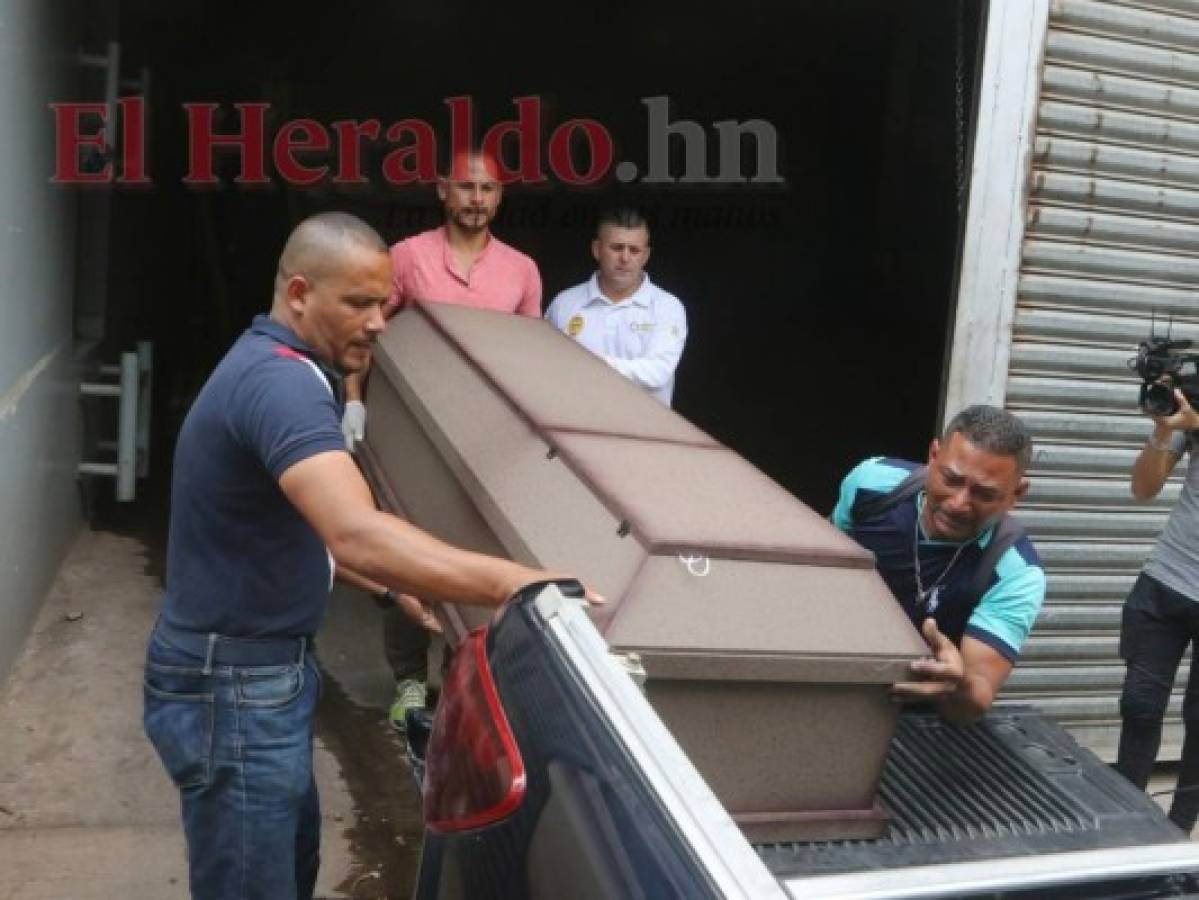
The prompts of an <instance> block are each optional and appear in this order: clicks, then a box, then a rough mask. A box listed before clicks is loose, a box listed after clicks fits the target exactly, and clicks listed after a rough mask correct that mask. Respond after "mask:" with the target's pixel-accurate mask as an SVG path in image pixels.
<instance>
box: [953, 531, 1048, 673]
mask: <svg viewBox="0 0 1199 900" xmlns="http://www.w3.org/2000/svg"><path fill="white" fill-rule="evenodd" d="M995 573H996V574H997V575H998V576H999V580H998V581H997V582H996V583H995V584H993V585H992V586H991V589H990V590H988V591H987V592H986V593H985V594H983V597H982V600H980V601H979V603H978V606H977V607H976V608H975V610H974V613H973V615H971V616H970V621H969V623H967V631H970V630H978V631H984V632H986V633H988V634H991V635H994V636H995V637H996V638H997V639H998V640H1000V641H1002V642H1003V643H1004V644H1006V645H1007V646H1009V647H1011V648H1012V649H1013V650H1015V651H1016V652H1017V653H1019V652H1020V650H1021V648H1022V647H1023V646H1024V642H1025V640H1026V639H1027V638H1028V633H1029V632H1030V631H1032V626H1033V623H1035V622H1036V621H1037V615H1038V614H1039V613H1040V611H1041V604H1042V603H1043V602H1044V601H1045V573H1044V571H1042V569H1041V568H1040V566H1031V565H1029V564H1028V563H1027V562H1025V560H1024V557H1022V556H1021V555H1020V553H1019V552H1018V551H1017V550H1016V549H1015V548H1014V547H1012V548H1009V549H1008V551H1007V552H1006V553H1004V554H1003V556H1002V557H1001V558H1000V560H999V564H998V565H997V566H996V567H995Z"/></svg>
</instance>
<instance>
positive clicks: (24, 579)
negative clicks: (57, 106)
mask: <svg viewBox="0 0 1199 900" xmlns="http://www.w3.org/2000/svg"><path fill="white" fill-rule="evenodd" d="M56 5H57V4H54V3H51V2H46V0H0V680H2V679H3V678H4V677H5V676H6V675H7V673H8V671H9V669H10V667H11V666H12V663H13V662H14V660H15V658H16V655H17V653H18V652H19V650H20V648H21V645H22V643H23V641H24V640H25V637H26V635H27V634H28V632H29V628H30V625H31V624H32V622H33V618H34V616H35V614H36V612H37V609H38V606H39V604H40V603H41V600H42V598H43V596H44V595H45V593H46V590H47V589H48V588H49V586H50V583H51V581H52V579H53V577H54V574H55V570H56V568H57V566H58V564H59V562H60V560H61V558H62V556H63V553H64V552H65V550H66V548H67V546H68V545H69V543H70V541H71V539H72V538H73V537H74V535H75V534H76V532H77V531H78V529H79V527H80V524H81V516H80V503H79V499H78V489H77V487H76V484H75V466H76V463H77V461H78V452H79V433H78V432H79V401H78V399H77V383H78V379H77V374H76V365H75V361H74V360H75V353H76V348H75V347H74V345H73V340H72V323H71V318H72V302H73V289H74V279H75V253H74V238H75V215H74V212H75V199H74V196H73V194H72V193H71V191H70V189H66V188H56V187H54V186H52V185H51V184H50V183H49V178H50V175H51V174H52V173H53V167H54V142H53V129H52V123H53V118H52V116H51V112H50V110H49V108H48V107H47V105H46V104H47V103H49V102H51V101H54V100H68V101H69V100H75V99H87V98H77V97H74V96H72V95H71V93H72V91H71V87H70V85H71V84H72V82H73V80H74V72H73V70H72V62H71V58H70V55H71V54H72V53H73V51H74V49H75V47H74V42H73V40H72V39H71V38H70V37H69V35H68V34H67V32H66V28H65V27H63V26H60V25H59V24H58V23H57V21H56V19H55V16H54V12H53V9H54V7H55V6H56ZM63 21H64V22H66V21H67V20H65V19H64V20H63Z"/></svg>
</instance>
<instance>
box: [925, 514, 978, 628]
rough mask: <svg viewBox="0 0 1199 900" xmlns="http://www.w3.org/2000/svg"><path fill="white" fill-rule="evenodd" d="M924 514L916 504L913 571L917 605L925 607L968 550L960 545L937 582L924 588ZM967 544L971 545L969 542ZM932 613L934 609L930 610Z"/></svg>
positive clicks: (963, 545) (964, 545)
mask: <svg viewBox="0 0 1199 900" xmlns="http://www.w3.org/2000/svg"><path fill="white" fill-rule="evenodd" d="M923 513H924V505H923V504H922V503H920V502H919V498H918V499H917V502H916V525H915V527H914V528H913V529H912V571H913V572H914V573H915V575H916V605H917V606H924V605H925V604H926V603H928V601H929V598H930V597H935V596H936V593H937V588H938V587H939V586H940V584H941V582H942V581H944V580H945V576H946V575H948V574H949V570H950V569H952V568H953V564H954V563H956V562H957V561H958V557H959V556H961V555H962V551H963V550H965V549H966V544H959V545H958V549H957V550H955V551H954V554H953V558H952V559H950V560H949V565H947V566H946V567H945V568H944V569H942V570H941V574H940V575H938V576H937V580H936V581H934V582H933V583H932V584H930V585H929V586H928V588H927V589H926V588H925V587H924V579H923V578H922V577H921V574H920V516H921V515H923ZM966 543H969V541H967V542H966ZM929 612H932V609H930V610H929Z"/></svg>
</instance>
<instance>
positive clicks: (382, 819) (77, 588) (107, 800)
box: [0, 522, 421, 900]
mask: <svg viewBox="0 0 1199 900" xmlns="http://www.w3.org/2000/svg"><path fill="white" fill-rule="evenodd" d="M161 534H162V533H161V531H160V530H159V529H157V528H154V527H151V526H147V525H143V524H139V523H137V522H134V523H132V524H126V523H117V526H116V527H114V528H110V529H105V530H85V531H84V532H83V533H82V534H81V535H80V536H79V538H78V539H77V541H76V543H75V545H74V546H73V548H72V550H71V552H70V554H69V555H68V558H67V559H66V560H65V561H64V564H63V566H62V567H61V570H60V573H59V577H58V579H57V581H56V582H55V584H54V586H53V588H52V589H51V591H50V593H49V595H48V596H47V598H46V600H45V602H44V604H43V608H42V610H41V613H40V615H39V618H38V620H37V623H36V624H35V626H34V630H33V633H32V634H31V635H30V637H29V639H28V641H27V642H26V646H25V648H24V651H23V653H22V655H21V658H20V659H19V660H18V662H17V665H16V667H15V668H14V670H13V672H12V674H11V675H10V677H9V678H8V679H7V681H5V682H4V684H3V685H0V900H175V898H180V900H182V898H186V897H187V896H188V892H187V867H186V860H185V856H184V844H183V837H182V831H181V828H180V825H179V813H178V795H177V793H176V791H175V789H174V787H173V786H172V785H171V783H170V781H169V780H168V779H167V777H166V775H165V773H164V772H163V770H162V767H161V765H160V764H159V762H158V760H157V757H156V756H155V755H154V752H153V750H152V748H151V747H150V746H149V743H148V742H147V741H146V739H145V737H144V736H143V734H142V730H141V662H142V656H143V653H144V648H145V640H146V635H147V634H148V633H149V630H150V627H151V625H152V623H153V619H154V616H155V614H156V610H157V604H158V597H159V593H160V590H161V571H162V540H161ZM380 627H381V626H380V622H379V613H378V611H377V610H376V608H375V606H374V604H373V603H371V602H370V600H369V599H367V598H365V597H363V596H361V595H358V594H355V593H354V592H350V591H342V590H338V591H336V592H335V596H334V597H333V599H332V601H331V603H330V614H329V618H328V621H327V623H326V627H325V628H324V629H322V632H321V633H320V634H319V635H318V638H317V654H318V658H319V659H320V660H321V663H322V666H323V668H324V670H325V673H326V675H327V678H326V683H325V694H324V696H323V697H322V701H321V706H320V710H319V714H318V720H317V747H316V753H315V769H316V774H317V783H318V785H319V787H320V791H321V801H322V815H323V823H322V865H321V875H320V879H319V882H318V885H317V896H318V897H321V898H327V900H333V898H351V900H367V898H370V900H378V898H388V900H401V898H407V897H410V896H411V892H412V886H413V883H414V880H415V874H416V866H417V861H418V857H419V850H420V835H421V829H420V821H419V800H418V793H417V790H416V787H415V785H414V783H413V779H412V776H411V773H410V770H409V768H408V766H407V764H406V762H405V761H404V759H403V752H402V746H401V743H400V741H399V740H398V739H397V737H396V736H395V734H394V733H393V732H392V731H391V729H390V727H389V726H388V725H387V722H386V711H385V710H386V704H387V702H388V701H389V699H390V692H391V685H390V677H389V672H388V671H387V668H386V664H385V661H384V659H383V653H382V647H381V637H380Z"/></svg>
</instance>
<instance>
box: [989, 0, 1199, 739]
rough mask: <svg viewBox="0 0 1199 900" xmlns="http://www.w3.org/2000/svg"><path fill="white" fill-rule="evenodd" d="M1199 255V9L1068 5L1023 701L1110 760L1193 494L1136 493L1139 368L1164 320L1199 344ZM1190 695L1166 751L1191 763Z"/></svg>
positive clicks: (1049, 60)
mask: <svg viewBox="0 0 1199 900" xmlns="http://www.w3.org/2000/svg"><path fill="white" fill-rule="evenodd" d="M1196 250H1199V0H1154V2H1152V3H1149V2H1146V3H1143V4H1138V3H1131V2H1124V3H1117V2H1095V0H1055V2H1053V3H1052V5H1051V10H1050V27H1049V33H1048V43H1047V46H1046V55H1045V65H1044V72H1043V82H1042V87H1041V97H1040V107H1039V110H1038V120H1037V133H1036V147H1035V154H1034V158H1033V169H1032V179H1031V184H1030V196H1029V202H1028V218H1027V230H1026V234H1025V241H1024V251H1023V263H1022V267H1021V274H1020V284H1019V294H1018V301H1017V309H1016V317H1015V322H1014V326H1013V334H1012V349H1011V363H1010V371H1009V378H1008V384H1007V395H1006V403H1007V405H1008V407H1009V408H1011V409H1012V410H1013V411H1016V412H1017V413H1019V414H1020V415H1021V416H1022V417H1023V418H1024V419H1025V420H1026V421H1027V422H1028V423H1029V424H1030V425H1031V427H1032V429H1033V431H1034V433H1035V435H1036V438H1037V443H1038V447H1039V452H1038V454H1037V457H1036V462H1035V464H1034V466H1035V468H1034V471H1033V481H1032V484H1033V486H1032V488H1031V491H1030V494H1029V497H1028V501H1027V503H1025V504H1023V506H1022V509H1021V513H1020V515H1021V518H1022V519H1024V520H1025V521H1026V522H1027V523H1028V525H1029V527H1030V529H1031V531H1032V533H1033V535H1034V538H1035V539H1036V543H1037V546H1038V547H1039V549H1040V550H1041V554H1042V556H1043V557H1044V560H1045V563H1046V568H1047V571H1048V574H1049V595H1048V598H1047V601H1046V605H1045V609H1044V612H1043V613H1042V616H1041V619H1040V621H1039V622H1038V623H1037V627H1036V629H1035V630H1034V632H1033V637H1032V638H1031V639H1030V641H1029V644H1028V647H1027V650H1026V653H1025V655H1024V658H1023V660H1022V662H1021V664H1020V666H1019V667H1018V668H1017V670H1016V672H1015V673H1014V674H1013V677H1012V680H1011V682H1010V687H1009V689H1008V690H1007V691H1006V692H1005V698H1006V699H1012V700H1015V699H1021V698H1023V699H1025V700H1031V701H1033V702H1035V703H1036V704H1037V705H1038V706H1040V707H1041V708H1042V709H1044V710H1046V711H1047V712H1048V713H1050V714H1051V715H1054V716H1055V717H1057V718H1058V719H1059V720H1060V721H1062V722H1064V723H1066V724H1067V725H1068V726H1069V727H1070V728H1071V730H1072V731H1073V732H1074V733H1075V734H1076V735H1077V736H1078V737H1079V738H1080V739H1082V741H1083V742H1084V743H1086V744H1087V745H1088V746H1091V747H1092V748H1094V749H1096V750H1097V751H1099V752H1100V753H1101V754H1103V755H1104V756H1107V757H1108V758H1111V757H1112V756H1114V749H1115V744H1116V739H1117V736H1118V732H1119V708H1118V698H1119V692H1120V684H1121V681H1122V680H1123V665H1122V664H1121V662H1120V659H1119V655H1118V650H1117V645H1118V636H1119V627H1120V607H1121V604H1122V601H1123V598H1124V596H1125V595H1126V593H1127V591H1128V588H1129V587H1130V585H1131V584H1132V581H1133V579H1134V577H1135V575H1136V573H1137V571H1138V570H1139V568H1140V565H1141V563H1142V561H1143V560H1144V557H1145V555H1146V554H1147V553H1148V551H1149V549H1150V547H1151V546H1152V544H1153V541H1154V538H1155V537H1156V535H1157V533H1158V532H1159V531H1160V529H1161V527H1162V525H1163V524H1164V522H1165V516H1166V513H1167V511H1168V509H1169V508H1170V505H1171V503H1172V501H1173V500H1174V499H1175V498H1176V497H1177V496H1178V490H1179V485H1178V483H1177V480H1174V481H1172V482H1171V483H1170V484H1168V485H1167V487H1166V489H1165V490H1164V491H1163V492H1162V495H1161V496H1160V497H1159V498H1158V499H1157V500H1156V501H1155V502H1153V503H1151V504H1138V503H1135V502H1134V501H1133V499H1132V497H1131V496H1130V494H1129V488H1128V474H1129V470H1130V468H1131V465H1132V462H1133V460H1134V458H1135V457H1136V454H1137V453H1138V451H1139V448H1140V447H1141V446H1142V444H1143V441H1144V439H1145V436H1146V435H1147V434H1148V432H1149V428H1150V426H1149V423H1148V421H1147V420H1146V419H1145V418H1144V417H1143V416H1141V415H1140V414H1139V413H1138V412H1137V410H1136V402H1137V379H1136V377H1135V375H1134V374H1133V373H1132V372H1130V371H1129V369H1128V367H1127V362H1128V359H1129V358H1130V357H1131V356H1132V355H1133V353H1134V349H1135V346H1136V344H1137V342H1138V341H1140V340H1142V339H1143V338H1144V337H1145V336H1146V335H1147V334H1148V333H1149V326H1150V316H1151V314H1153V313H1156V315H1157V317H1158V319H1159V328H1160V327H1161V325H1162V324H1164V322H1163V321H1162V320H1164V319H1165V318H1166V317H1168V316H1173V320H1174V324H1173V333H1174V335H1175V336H1177V337H1187V338H1195V339H1199V295H1197V294H1196V290H1195V286H1196V285H1197V284H1199V255H1196ZM1180 468H1181V467H1180ZM1196 537H1197V539H1199V535H1197V536H1196ZM1187 671H1188V666H1187V664H1186V663H1185V662H1184V665H1183V667H1182V672H1181V673H1180V676H1179V685H1178V686H1179V687H1181V684H1182V683H1184V682H1185V678H1186V674H1187ZM1178 701H1179V695H1178V694H1177V693H1176V696H1175V697H1174V698H1173V704H1172V709H1171V714H1170V715H1171V718H1170V720H1169V724H1168V726H1167V734H1166V736H1165V740H1164V742H1163V755H1175V756H1176V755H1177V750H1178V744H1179V739H1180V725H1179V723H1178V719H1177V713H1178Z"/></svg>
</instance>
